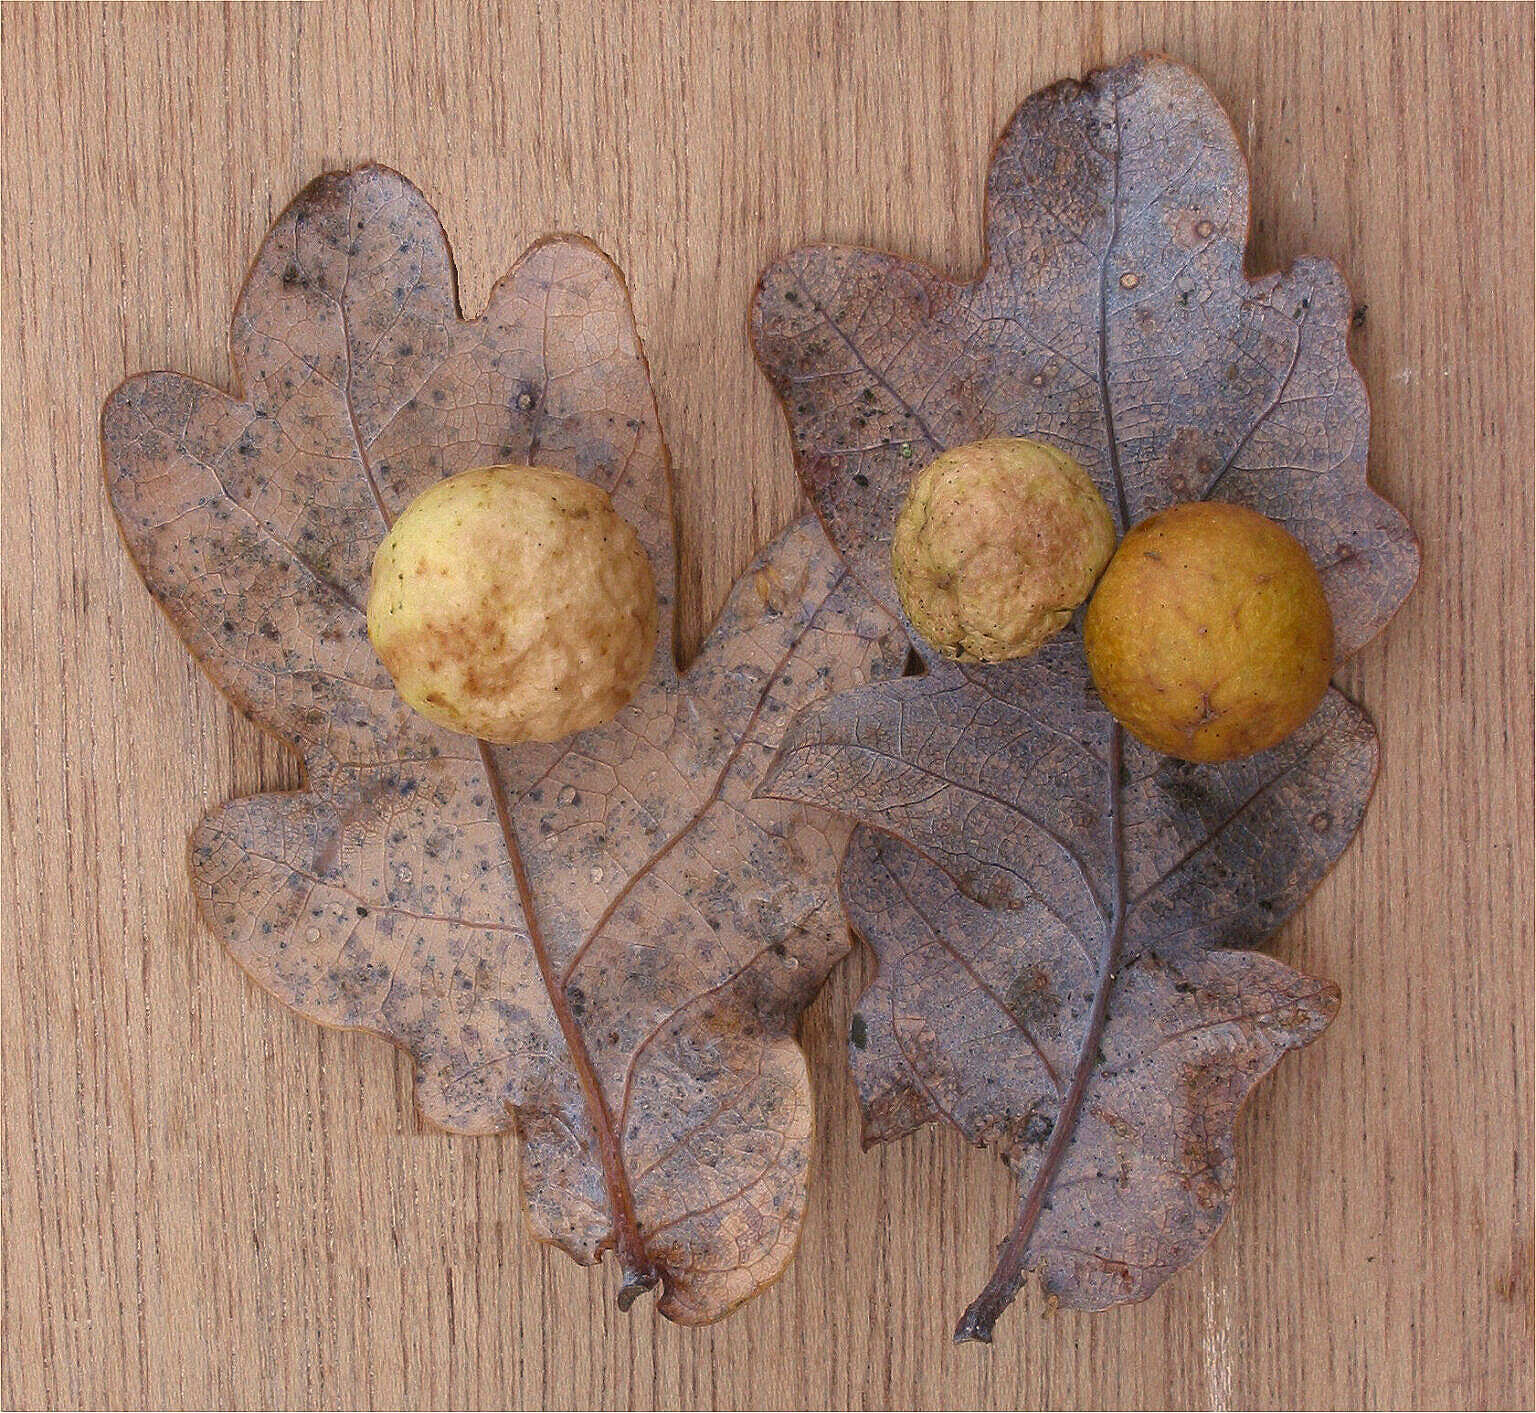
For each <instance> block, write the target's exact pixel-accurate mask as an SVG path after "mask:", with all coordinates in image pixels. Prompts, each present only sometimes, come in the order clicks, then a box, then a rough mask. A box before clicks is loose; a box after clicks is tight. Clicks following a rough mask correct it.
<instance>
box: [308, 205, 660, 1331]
mask: <svg viewBox="0 0 1536 1413" xmlns="http://www.w3.org/2000/svg"><path fill="white" fill-rule="evenodd" d="M352 216H353V213H352V206H351V204H350V202H349V204H348V229H349V231H350V229H351V224H352ZM350 278H351V261H350V257H349V259H348V267H347V273H346V276H345V277H344V278H343V280H342V286H341V291H340V293H339V294H337V295H330V294H329V293H327V298H329V299H330V300H331V302H332V303H333V304H334V305H335V306H336V311H337V314H338V315H339V316H340V320H341V338H342V350H343V357H344V359H345V368H346V376H345V379H344V382H343V387H342V390H341V392H342V402H343V404H344V406H345V408H346V413H347V422H348V426H349V428H350V431H351V435H352V440H353V445H354V448H355V450H356V453H357V462H358V467H359V469H360V470H361V471H362V473H363V476H364V478H365V480H366V482H367V485H368V490H369V492H370V494H371V496H372V499H373V504H374V507H375V509H376V511H377V512H378V516H379V519H380V521H381V522H382V524H383V526H384V530H385V533H386V534H387V533H388V532H389V530H390V529H391V528H392V527H393V525H394V516H393V515H392V514H391V513H390V510H389V507H388V506H387V505H386V504H385V501H384V497H383V494H382V493H381V491H380V488H379V483H378V479H377V477H376V476H375V475H374V472H373V467H372V466H371V465H370V463H369V459H368V449H367V444H366V443H365V441H364V439H363V435H362V430H361V428H360V427H359V426H358V422H357V413H356V410H355V407H354V402H353V394H352V378H353V367H354V364H353V356H352V327H351V320H350V317H349V315H348V312H347V304H346V297H347V287H348V283H349V281H350ZM477 745H478V749H479V754H480V761H481V764H482V766H483V767H484V769H485V774H486V780H487V782H488V784H489V786H490V790H491V796H492V799H493V800H494V802H495V805H496V815H497V820H498V822H499V823H500V826H501V833H502V842H503V844H504V846H505V848H506V852H507V858H508V861H509V862H510V864H511V866H512V875H513V881H514V883H515V886H516V888H517V894H518V902H519V905H520V906H521V908H522V912H523V921H524V922H525V923H526V924H527V933H528V942H529V947H530V949H531V950H532V952H533V955H534V961H535V964H536V965H537V966H538V969H539V976H540V980H541V981H542V982H543V985H544V989H545V992H546V994H547V996H548V999H549V1003H550V1007H551V1009H552V1010H553V1011H554V1014H555V1019H556V1022H557V1023H558V1025H559V1026H560V1033H561V1036H562V1038H563V1039H564V1041H565V1045H566V1051H567V1054H568V1055H569V1057H570V1061H571V1068H572V1070H573V1072H574V1073H575V1075H576V1080H577V1084H578V1086H579V1088H580V1089H581V1093H582V1099H583V1103H584V1106H585V1108H586V1110H587V1121H588V1123H589V1125H590V1126H591V1128H592V1136H593V1138H594V1140H595V1141H596V1144H597V1149H598V1158H599V1164H600V1166H601V1168H602V1172H603V1182H604V1186H605V1187H606V1188H607V1191H608V1200H609V1207H610V1209H611V1215H612V1217H613V1226H614V1229H613V1240H614V1248H615V1250H616V1251H617V1253H618V1256H619V1261H620V1264H621V1266H622V1268H623V1285H622V1287H621V1288H620V1292H619V1304H620V1306H621V1307H623V1308H628V1306H629V1305H630V1304H631V1303H633V1301H634V1300H635V1299H636V1298H637V1297H638V1296H639V1295H640V1294H642V1293H643V1292H644V1291H646V1290H649V1289H651V1288H652V1287H654V1286H655V1285H656V1283H657V1282H658V1280H659V1279H660V1274H659V1272H657V1270H656V1268H655V1265H654V1263H653V1262H652V1261H651V1259H650V1257H649V1255H648V1254H647V1252H646V1249H645V1243H644V1241H643V1240H642V1238H641V1236H640V1230H639V1223H638V1221H637V1219H636V1216H635V1204H634V1195H633V1193H632V1192H631V1190H630V1185H629V1179H628V1175H627V1174H626V1172H625V1169H624V1157H623V1152H622V1150H621V1148H620V1146H619V1142H618V1136H617V1133H616V1131H615V1128H614V1124H613V1119H612V1116H611V1115H610V1114H609V1112H608V1105H607V1101H606V1100H605V1098H604V1097H603V1092H602V1086H601V1084H600V1083H599V1081H598V1078H597V1071H596V1067H595V1066H594V1065H593V1063H592V1057H591V1055H590V1054H589V1053H588V1051H587V1047H586V1041H585V1039H584V1038H583V1036H582V1034H581V1028H580V1026H579V1025H578V1024H577V1021H576V1017H575V1015H574V1014H573V1013H572V1011H571V1008H570V1003H569V1001H568V1000H567V998H566V995H565V992H564V989H563V988H562V987H561V986H560V984H559V981H558V978H557V975H556V972H555V968H554V965H553V962H552V960H551V957H550V954H549V948H548V945H547V943H546V942H545V940H544V937H543V933H542V929H541V928H540V925H539V919H538V913H537V909H536V907H535V903H534V895H533V889H532V887H531V885H530V883H529V880H528V873H527V869H526V867H525V866H524V863H523V857H522V850H521V848H520V846H519V844H518V841H517V832H516V828H515V826H514V824H513V820H512V815H511V808H510V805H509V802H508V799H507V791H506V786H505V784H504V782H503V781H502V778H501V773H500V771H499V770H498V769H497V768H496V761H495V757H494V756H493V755H492V754H491V749H490V746H489V745H488V744H487V743H486V742H484V741H478V742H477Z"/></svg>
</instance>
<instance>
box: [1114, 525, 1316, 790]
mask: <svg viewBox="0 0 1536 1413" xmlns="http://www.w3.org/2000/svg"><path fill="white" fill-rule="evenodd" d="M1083 646H1084V648H1085V649H1086V651H1087V654H1088V666H1089V669H1090V671H1091V672H1092V673H1093V681H1094V685H1095V686H1096V687H1097V688H1098V691H1099V695H1100V697H1102V698H1103V700H1104V705H1105V706H1107V707H1108V708H1109V710H1110V712H1111V713H1112V714H1113V715H1114V716H1115V718H1116V720H1118V721H1119V722H1120V723H1121V724H1122V725H1123V726H1124V727H1125V728H1126V730H1127V731H1129V732H1130V733H1131V734H1132V735H1133V736H1135V737H1136V738H1137V739H1138V740H1140V741H1142V742H1144V743H1145V744H1146V745H1148V746H1151V747H1152V748H1153V749H1154V750H1158V751H1162V752H1164V753H1165V754H1167V755H1171V756H1179V757H1181V758H1182V759H1184V760H1192V761H1205V762H1216V761H1228V760H1238V759H1241V758H1242V757H1244V756H1250V755H1253V754H1254V753H1255V752H1257V751H1262V750H1266V749H1268V748H1269V747H1270V746H1274V745H1278V744H1279V743H1280V742H1281V741H1283V740H1284V739H1285V738H1286V737H1287V736H1289V735H1290V734H1291V732H1293V731H1294V730H1295V729H1296V728H1297V727H1298V726H1300V725H1301V724H1302V722H1304V721H1305V720H1306V719H1307V718H1308V717H1309V716H1311V715H1312V712H1313V711H1314V710H1315V709H1316V707H1317V704H1318V703H1319V702H1320V701H1321V700H1322V697H1323V693H1324V692H1325V691H1326V690H1327V688H1328V678H1329V675H1330V673H1331V672H1332V668H1333V618H1332V615H1331V614H1330V612H1329V609H1328V600H1327V598H1326V597H1325V595H1324V593H1323V585H1322V581H1321V579H1319V578H1318V574H1317V570H1316V569H1315V568H1313V565H1312V561H1311V560H1310V559H1309V558H1308V557H1307V552H1306V550H1304V549H1303V548H1302V547H1301V545H1300V544H1299V543H1298V542H1297V540H1296V539H1295V537H1294V536H1292V535H1291V534H1290V533H1289V532H1288V531H1287V530H1286V529H1284V527H1282V526H1280V525H1277V524H1276V523H1275V522H1274V521H1273V520H1269V519H1266V518H1265V517H1264V516H1262V515H1259V514H1258V513H1256V512H1255V511H1252V510H1248V509H1246V508H1245V507H1243V506H1238V505H1228V504H1224V503H1220V502H1210V503H1205V502H1202V503H1199V504H1193V505H1176V506H1173V507H1171V508H1170V509H1168V510H1163V511H1159V512H1158V513H1157V514H1156V515H1152V516H1150V517H1148V518H1147V519H1146V520H1143V521H1142V522H1141V523H1140V524H1139V525H1136V526H1134V527H1133V528H1132V529H1131V530H1130V531H1129V533H1127V534H1126V536H1125V538H1124V539H1123V540H1121V542H1120V548H1119V549H1118V550H1117V551H1116V552H1115V557H1114V558H1113V559H1112V560H1111V561H1110V564H1109V568H1108V569H1106V570H1105V571H1104V577H1103V578H1102V579H1101V580H1100V581H1099V586H1098V588H1097V590H1095V592H1094V595H1093V601H1092V602H1091V603H1090V604H1089V605H1088V613H1087V616H1086V618H1085V619H1084V621H1083Z"/></svg>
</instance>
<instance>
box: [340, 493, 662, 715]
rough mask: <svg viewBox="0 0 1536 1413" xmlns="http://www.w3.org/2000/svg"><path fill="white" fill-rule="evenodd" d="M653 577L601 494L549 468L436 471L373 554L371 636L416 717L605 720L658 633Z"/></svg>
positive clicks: (637, 676)
mask: <svg viewBox="0 0 1536 1413" xmlns="http://www.w3.org/2000/svg"><path fill="white" fill-rule="evenodd" d="M656 621H657V603H656V585H655V581H654V579H653V577H652V574H651V563H650V560H649V559H648V558H647V557H646V553H645V550H644V548H643V547H642V546H641V544H640V541H639V539H638V537H637V536H636V535H635V532H634V529H633V528H632V527H631V526H630V524H629V522H628V521H626V520H625V519H624V518H623V517H622V516H621V515H619V513H618V512H617V511H616V510H615V509H614V508H613V504H612V502H611V501H610V500H609V499H608V493H607V492H606V491H604V490H602V489H601V488H600V487H598V486H594V485H592V484H591V483H590V482H587V481H583V480H581V479H580V478H579V477H576V476H569V475H567V474H566V473H565V472H563V471H556V470H554V469H552V468H550V467H545V466H487V467H483V468H481V469H479V470H475V471H465V472H463V473H461V474H460V475H457V476H450V477H449V478H448V479H446V480H443V481H439V482H438V483H437V484H436V485H435V486H432V487H430V488H429V489H428V490H426V491H423V492H422V494H421V495H419V496H418V497H417V498H416V499H415V500H414V501H412V502H411V504H410V505H409V506H407V507H406V510H405V512H404V514H402V515H401V516H400V518H399V519H398V520H397V521H395V524H394V526H393V528H392V529H391V530H390V532H389V534H388V535H387V536H385V538H384V542H383V543H382V544H381V545H380V546H379V548H378V551H377V552H376V554H375V555H374V559H373V583H372V587H371V591H370V593H369V596H368V636H369V637H370V638H371V639H372V640H373V646H374V649H375V651H377V653H378V654H379V657H380V659H381V660H382V661H383V663H384V666H385V667H387V668H388V669H389V673H390V676H391V677H393V678H394V680H395V687H396V690H397V691H399V693H400V695H401V696H402V697H403V698H404V699H405V700H406V701H407V702H408V703H410V705H411V706H413V707H414V708H415V709H416V710H417V711H419V712H420V713H421V714H422V715H423V716H426V717H429V718H430V719H431V720H433V721H436V722H439V723H440V724H441V725H444V726H447V727H450V728H452V729H453V730H455V731H463V732H466V733H468V734H469V735H471V736H479V737H481V738H482V739H484V740H488V741H498V742H502V743H511V742H516V741H555V740H559V739H560V738H561V737H562V736H568V735H570V734H571V733H572V732H574V731H583V730H585V729H586V728H588V727H590V726H598V725H601V724H602V723H603V722H605V721H610V720H612V718H613V717H614V716H616V715H617V714H618V712H619V711H620V710H621V709H622V708H623V706H624V705H625V704H626V703H627V702H628V701H629V699H630V698H631V697H632V696H633V695H634V693H635V691H636V689H637V688H638V687H639V685H640V683H641V682H642V681H643V680H644V679H645V675H646V672H647V670H648V669H649V667H650V660H651V652H652V650H653V648H654V647H655V644H656Z"/></svg>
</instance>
